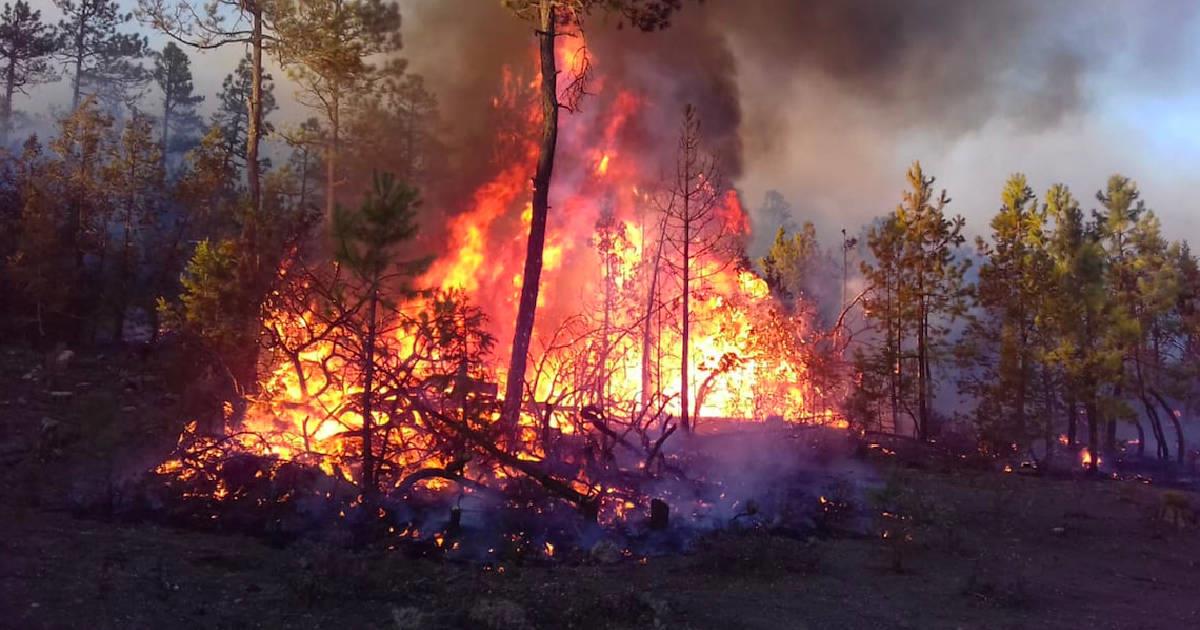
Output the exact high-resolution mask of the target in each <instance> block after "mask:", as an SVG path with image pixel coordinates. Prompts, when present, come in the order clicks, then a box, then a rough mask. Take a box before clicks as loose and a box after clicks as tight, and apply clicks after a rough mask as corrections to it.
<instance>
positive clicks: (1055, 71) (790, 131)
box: [402, 0, 1200, 235]
mask: <svg viewBox="0 0 1200 630" xmlns="http://www.w3.org/2000/svg"><path fill="white" fill-rule="evenodd" d="M1198 8H1200V5H1197V4H1196V3H1192V2H1186V1H1182V0H1180V1H1172V0H1163V1H1159V2H1121V1H1113V2H1105V3H1101V4H1088V3H1077V2H1066V1H1056V0H1012V1H1006V2H993V1H988V0H911V1H908V2H893V1H888V0H805V1H800V0H705V1H703V2H696V1H694V0H693V1H690V2H689V1H687V0H685V3H684V9H683V11H682V13H680V14H678V15H677V16H676V17H675V18H674V19H673V20H672V24H671V26H670V28H669V29H667V30H666V31H663V32H658V33H652V34H646V33H641V32H637V31H636V30H634V29H629V28H626V29H623V30H618V29H616V28H615V27H614V24H613V23H611V22H612V21H611V20H606V19H605V18H604V17H602V16H599V15H597V16H593V17H592V18H591V20H590V22H589V23H588V42H589V45H590V46H591V47H592V49H593V50H594V52H595V53H596V57H597V59H599V60H601V63H602V64H603V72H604V74H605V75H606V76H608V77H609V80H611V81H614V82H618V83H621V84H622V85H627V86H630V87H632V88H636V89H638V90H642V91H645V92H646V93H647V94H650V95H652V97H653V102H652V103H651V104H650V105H651V107H649V108H648V109H647V114H646V120H645V121H643V122H642V124H643V127H644V129H645V131H646V132H647V138H648V139H654V140H656V141H658V140H662V139H666V138H670V137H671V135H672V134H673V133H674V131H675V129H676V126H675V122H676V121H677V119H678V112H679V109H680V108H681V107H682V105H683V104H684V103H685V102H691V103H693V104H695V105H697V106H698V107H699V109H700V113H701V115H702V116H703V117H704V119H705V125H706V132H707V135H708V138H709V141H710V143H711V145H712V146H714V147H715V148H716V149H717V151H718V152H719V153H720V154H721V157H722V160H723V164H724V167H725V172H726V174H727V175H729V176H730V177H732V178H735V179H736V181H737V183H738V185H739V186H740V187H741V188H742V190H743V193H744V196H745V201H746V204H747V206H749V207H750V208H752V209H753V208H755V207H756V206H757V205H758V203H759V200H760V199H761V198H762V197H761V196H762V194H763V192H764V191H765V190H768V189H772V188H777V189H779V190H781V191H782V192H783V193H784V195H785V197H787V198H788V200H789V201H790V202H791V204H792V206H793V211H794V212H795V213H796V214H797V215H799V218H801V219H813V220H814V221H815V222H817V223H818V226H819V227H822V228H824V233H825V235H829V234H830V233H832V232H833V231H834V230H835V229H836V228H837V227H841V226H845V227H848V228H851V230H852V231H854V230H855V229H856V228H857V227H858V225H861V224H862V223H864V222H866V221H867V220H869V218H870V217H872V216H876V215H879V214H882V213H884V212H886V211H888V210H889V209H890V208H891V206H892V205H894V203H895V201H894V200H895V199H896V198H897V194H896V192H897V191H898V190H899V188H900V184H901V182H902V179H901V177H902V175H903V169H904V167H905V166H906V165H907V163H908V162H910V161H911V160H912V159H916V158H921V159H923V160H925V161H926V162H927V163H928V162H932V163H933V164H932V166H933V169H932V170H933V172H934V173H935V174H939V173H944V172H946V171H947V170H949V171H950V172H951V173H952V174H954V173H957V172H964V173H971V172H973V171H974V170H977V169H972V167H971V166H969V165H968V166H963V165H961V164H956V163H950V164H949V167H948V168H946V167H943V163H944V161H946V162H952V161H953V159H954V158H953V156H951V157H947V154H949V153H951V152H953V151H955V150H956V149H957V148H958V147H959V146H960V144H961V143H963V142H970V141H971V140H973V139H978V138H979V137H981V136H988V137H989V138H990V137H991V134H996V135H997V136H998V138H999V140H1000V141H998V142H997V145H1002V144H1004V143H1003V142H1001V141H1003V140H1009V141H1010V143H1009V144H1008V145H1005V146H1001V147H1000V148H998V149H997V154H998V155H1000V156H1005V157H1007V156H1008V155H1009V154H1008V152H1013V153H1019V155H1013V156H1012V157H1013V159H1011V160H1007V159H1006V160H999V159H997V158H996V155H989V156H988V158H989V164H987V166H988V167H989V168H995V169H997V172H991V171H988V172H987V173H979V174H978V175H977V177H979V179H980V181H948V179H947V178H946V177H943V178H942V179H941V181H940V183H941V184H945V185H947V186H948V187H950V188H951V193H952V196H955V197H956V198H958V199H959V200H960V201H962V200H963V199H964V196H963V195H961V192H962V189H963V188H965V187H967V186H970V188H971V190H979V191H982V192H978V193H974V192H972V193H970V194H968V195H966V196H965V199H966V200H967V201H968V202H972V203H974V204H978V205H983V204H981V203H980V201H981V200H985V201H986V200H991V199H993V198H995V197H997V194H998V191H999V188H1000V185H1001V183H1002V180H1003V177H1004V176H1006V175H1007V174H1008V172H1010V171H1011V170H1027V171H1030V172H1031V174H1035V175H1036V174H1037V171H1038V169H1039V168H1041V167H1042V166H1043V163H1041V162H1039V161H1038V156H1037V155H1036V146H1031V147H1027V148H1024V149H1021V150H1018V149H1016V148H1014V147H1012V146H1011V139H1012V138H1016V137H1021V138H1029V139H1030V140H1035V141H1036V140H1037V139H1039V138H1042V137H1048V138H1049V140H1047V142H1048V143H1049V144H1051V145H1054V143H1055V142H1058V143H1060V144H1061V142H1063V141H1062V140H1061V139H1058V138H1057V136H1056V135H1055V134H1060V135H1061V134H1062V133H1069V134H1075V136H1073V141H1074V142H1077V143H1079V144H1081V145H1082V144H1086V145H1089V146H1094V145H1096V144H1097V143H1107V140H1104V141H1097V140H1096V139H1095V138H1094V137H1093V134H1094V133H1095V131H1094V130H1092V129H1090V128H1089V125H1090V120H1089V119H1088V116H1089V115H1090V113H1091V111H1092V110H1093V109H1094V108H1095V100H1096V94H1097V93H1098V92H1100V93H1103V91H1104V90H1105V89H1107V88H1108V87H1109V85H1108V84H1109V83H1111V82H1120V84H1121V85H1120V88H1121V89H1123V90H1129V91H1133V92H1136V91H1142V92H1154V91H1164V90H1170V89H1172V88H1171V86H1172V84H1173V81H1174V80H1175V79H1176V78H1177V77H1178V76H1179V75H1181V74H1182V73H1183V70H1184V69H1185V67H1186V65H1187V64H1188V63H1189V61H1188V59H1189V57H1188V54H1187V51H1188V50H1190V48H1189V45H1188V42H1189V41H1191V29H1190V28H1189V27H1188V25H1190V24H1191V23H1192V21H1193V19H1194V18H1195V16H1196V13H1197V11H1198ZM402 10H404V11H406V15H407V19H408V22H407V24H408V30H407V32H406V33H405V36H406V50H405V54H406V55H407V56H408V57H409V58H410V59H411V61H412V63H413V67H414V69H415V70H416V71H417V72H420V73H422V74H424V75H425V76H426V77H427V78H428V80H429V81H430V82H431V84H432V85H433V87H434V88H435V89H436V90H437V92H438V94H439V95H440V97H441V100H442V106H443V109H444V111H445V112H446V113H447V114H448V119H450V120H452V121H453V127H454V128H453V129H452V130H451V131H452V132H453V134H454V136H455V137H456V138H458V140H459V142H461V143H463V144H465V145H467V146H478V142H479V141H480V140H482V139H483V138H486V137H487V135H488V131H489V130H488V129H487V124H488V123H487V121H488V117H487V115H486V110H487V108H488V106H489V102H490V100H489V99H490V97H491V95H492V94H494V93H495V91H496V86H497V79H496V78H497V77H498V76H500V69H501V68H502V67H503V66H504V65H505V64H513V63H521V62H526V63H527V61H528V60H529V59H530V56H531V55H532V54H533V51H532V46H533V33H532V30H531V26H530V25H529V24H526V23H524V22H521V21H519V20H517V19H516V18H514V17H512V16H511V15H510V14H508V12H507V11H506V10H505V9H504V8H503V7H502V6H501V3H499V2H466V1H445V0H436V1H435V0H407V2H405V3H404V4H402ZM585 107H586V105H585ZM1064 129H1065V130H1067V131H1065V132H1063V131H1062V130H1064ZM1076 136H1077V137H1076ZM666 146H667V147H669V146H670V145H669V144H668V145H666ZM1055 146H1056V145H1055ZM648 148H649V147H648ZM918 151H920V154H914V153H917V152H918ZM1043 159H1045V158H1043ZM996 162H1003V163H1004V165H1003V166H997V165H996V164H995V163H996ZM1118 162H1119V161H1118ZM1010 163H1011V164H1012V165H1011V166H1009V164H1010ZM1059 164H1060V162H1056V163H1055V164H1051V165H1047V170H1053V169H1052V168H1050V167H1051V166H1052V167H1054V168H1057V169H1059V170H1060V172H1058V173H1054V172H1051V173H1047V174H1045V175H1044V176H1043V177H1046V178H1050V179H1068V180H1070V178H1071V177H1072V176H1077V174H1078V173H1080V172H1082V169H1081V168H1079V167H1074V168H1072V167H1063V166H1059ZM1089 166H1090V168H1089V169H1087V170H1086V172H1087V176H1088V181H1081V182H1078V186H1079V187H1080V189H1081V190H1080V191H1081V193H1082V196H1084V197H1087V196H1090V195H1089V193H1090V190H1089V187H1094V186H1098V185H1099V184H1100V182H1102V181H1103V179H1102V177H1103V175H1104V174H1106V173H1108V172H1109V171H1112V170H1117V169H1124V168H1127V166H1126V165H1125V164H1123V163H1116V164H1107V165H1095V164H1092V165H1089ZM940 167H941V168H940ZM467 170H468V171H469V170H470V169H467ZM1064 170H1065V171H1066V172H1061V171H1064ZM1093 171H1095V172H1096V173H1097V174H1096V175H1093V174H1092V172H1093ZM1132 175H1134V176H1137V175H1138V173H1136V172H1135V173H1132ZM985 176H986V178H987V179H986V181H984V177H985ZM1093 177H1094V178H1095V179H1096V181H1090V180H1091V178H1093ZM1046 183H1049V182H1048V181H1047V182H1046ZM1036 184H1037V185H1038V186H1041V185H1043V183H1042V182H1041V181H1040V180H1038V181H1036ZM994 205H995V204H994V203H987V204H986V205H985V206H984V207H981V208H969V209H963V208H961V207H960V208H959V211H960V212H964V213H965V214H968V218H969V219H971V220H972V222H973V223H975V222H980V224H981V225H982V222H981V221H977V220H976V218H975V217H976V216H979V217H980V218H981V219H982V217H983V216H986V213H987V212H989V211H990V209H991V208H992V206H994ZM835 217H836V222H835ZM848 218H851V219H853V220H855V221H857V222H849V221H847V219H848ZM756 227H758V228H759V229H760V230H766V231H770V230H771V229H772V228H773V227H774V226H770V225H760V226H756Z"/></svg>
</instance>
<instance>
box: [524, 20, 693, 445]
mask: <svg viewBox="0 0 1200 630" xmlns="http://www.w3.org/2000/svg"><path fill="white" fill-rule="evenodd" d="M505 5H506V6H508V7H509V9H511V10H512V12H513V13H514V14H516V15H517V16H518V17H520V18H522V19H525V20H529V21H531V22H533V23H534V24H536V29H535V33H536V35H537V39H538V60H539V63H540V77H541V81H540V87H539V91H540V95H541V110H542V134H541V143H540V145H539V146H538V160H537V170H536V172H535V174H534V177H533V205H532V210H533V212H532V215H531V221H530V224H529V244H528V247H527V249H526V253H525V272H524V274H523V275H522V278H523V279H522V282H521V302H520V309H519V310H518V311H517V320H516V328H515V330H514V333H513V345H512V356H511V359H510V361H511V363H510V365H509V369H508V383H507V387H506V389H505V392H504V412H503V419H504V422H505V423H506V424H508V425H510V426H512V425H515V424H516V422H517V417H518V416H519V415H520V411H521V400H522V394H523V391H522V390H523V388H524V383H525V369H526V364H527V362H528V358H529V345H530V342H531V341H532V339H533V324H534V317H535V314H536V311H537V301H538V290H539V283H540V282H541V277H542V250H543V248H544V247H545V243H546V218H547V216H548V214H549V211H550V182H551V178H552V177H553V175H554V154H555V151H556V150H557V148H558V110H559V109H560V108H562V107H568V108H572V107H574V106H575V105H576V104H577V102H578V99H579V98H580V97H582V96H583V94H584V88H585V85H586V78H587V74H588V68H589V64H590V62H589V61H588V58H587V52H586V50H583V51H582V53H581V54H580V53H577V56H576V57H575V60H574V61H575V63H576V64H577V66H576V68H574V70H575V71H576V72H575V74H576V78H575V81H574V82H573V83H572V84H571V85H569V86H568V88H567V91H568V98H567V103H566V104H565V105H564V103H563V102H562V100H561V99H560V94H559V92H558V58H557V56H556V52H555V39H556V38H557V37H559V36H560V35H562V34H568V35H572V34H573V35H575V36H579V35H580V34H581V33H582V21H583V18H584V16H585V15H586V14H588V13H590V12H591V11H593V10H604V11H612V12H617V13H619V14H620V15H622V16H623V17H624V18H625V19H627V20H629V21H630V22H631V23H633V24H634V25H636V26H637V27H638V28H641V29H642V30H646V31H652V30H656V29H659V28H663V27H665V26H666V25H667V24H668V18H669V17H670V15H671V13H672V12H673V11H674V10H676V9H678V8H679V5H680V0H617V1H614V0H568V1H566V2H564V1H562V0H556V1H551V0H506V1H505ZM572 31H574V33H572Z"/></svg>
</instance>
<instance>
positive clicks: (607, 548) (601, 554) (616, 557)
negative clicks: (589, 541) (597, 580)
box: [588, 538, 622, 564]
mask: <svg viewBox="0 0 1200 630" xmlns="http://www.w3.org/2000/svg"><path fill="white" fill-rule="evenodd" d="M588 555H590V556H591V558H592V560H594V561H596V562H599V563H600V564H616V563H618V562H620V561H621V557H622V554H621V547H620V545H618V544H617V543H615V542H613V541H612V540H610V539H608V538H602V539H600V541H599V542H597V543H596V544H595V545H592V549H591V551H589V552H588Z"/></svg>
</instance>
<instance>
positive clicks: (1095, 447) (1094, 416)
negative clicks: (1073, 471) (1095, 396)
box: [1084, 400, 1100, 473]
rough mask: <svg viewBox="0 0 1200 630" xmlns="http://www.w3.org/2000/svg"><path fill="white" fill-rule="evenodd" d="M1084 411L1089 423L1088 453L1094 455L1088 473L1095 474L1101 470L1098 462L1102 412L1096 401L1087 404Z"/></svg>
mask: <svg viewBox="0 0 1200 630" xmlns="http://www.w3.org/2000/svg"><path fill="white" fill-rule="evenodd" d="M1084 410H1085V412H1086V413H1087V423H1088V452H1089V453H1091V454H1092V463H1091V464H1090V465H1089V466H1088V471H1089V472H1093V473H1094V472H1096V471H1097V470H1098V469H1099V467H1098V466H1097V465H1096V462H1097V461H1098V460H1099V458H1100V456H1099V453H1100V451H1099V447H1100V410H1099V409H1098V408H1097V407H1096V402H1095V401H1094V400H1089V401H1088V402H1087V403H1085V404H1084Z"/></svg>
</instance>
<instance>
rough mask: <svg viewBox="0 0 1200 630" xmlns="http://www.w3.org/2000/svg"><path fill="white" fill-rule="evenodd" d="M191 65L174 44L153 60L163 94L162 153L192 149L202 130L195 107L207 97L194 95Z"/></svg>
mask: <svg viewBox="0 0 1200 630" xmlns="http://www.w3.org/2000/svg"><path fill="white" fill-rule="evenodd" d="M191 66H192V62H191V60H189V59H188V56H187V55H186V54H185V53H184V52H183V50H182V49H180V48H179V46H176V45H175V42H167V44H166V46H163V49H162V52H161V53H158V54H157V55H155V58H154V71H153V75H154V81H155V83H157V84H158V87H159V89H160V90H162V95H163V100H162V104H163V105H162V141H161V142H162V151H163V153H164V154H169V153H173V152H176V151H179V150H186V149H189V148H191V147H192V146H193V145H194V144H195V143H196V139H195V138H194V135H195V134H196V133H198V132H200V131H202V130H203V123H201V121H200V116H199V115H198V114H197V113H196V107H197V106H198V105H199V104H200V103H202V102H203V101H204V96H203V95H200V94H195V87H194V86H193V84H192V67H191Z"/></svg>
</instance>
